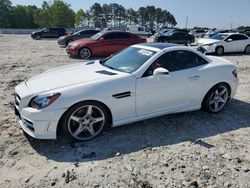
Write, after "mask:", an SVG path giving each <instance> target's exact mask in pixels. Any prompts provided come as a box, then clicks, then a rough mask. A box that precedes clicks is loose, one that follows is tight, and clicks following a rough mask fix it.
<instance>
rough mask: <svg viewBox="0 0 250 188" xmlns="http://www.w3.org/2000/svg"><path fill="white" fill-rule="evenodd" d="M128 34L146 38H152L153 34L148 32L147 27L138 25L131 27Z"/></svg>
mask: <svg viewBox="0 0 250 188" xmlns="http://www.w3.org/2000/svg"><path fill="white" fill-rule="evenodd" d="M127 31H128V32H130V33H133V34H136V35H140V36H145V37H150V36H151V33H150V32H148V31H147V29H146V27H144V26H137V25H131V26H130V27H129V28H128V29H127Z"/></svg>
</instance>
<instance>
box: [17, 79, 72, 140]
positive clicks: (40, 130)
mask: <svg viewBox="0 0 250 188" xmlns="http://www.w3.org/2000/svg"><path fill="white" fill-rule="evenodd" d="M30 94H31V93H30V91H29V89H28V88H27V86H26V85H25V83H21V84H19V85H18V86H17V87H16V88H15V94H14V107H15V115H16V119H17V122H18V123H19V125H20V126H21V128H22V129H23V131H24V132H26V133H27V134H28V135H30V136H31V137H33V138H37V139H56V137H57V125H58V122H59V120H60V118H61V116H62V115H63V113H64V112H65V111H66V110H67V109H57V110H49V108H44V109H41V110H37V109H34V108H31V107H28V103H29V101H30V99H31V97H32V96H31V95H30Z"/></svg>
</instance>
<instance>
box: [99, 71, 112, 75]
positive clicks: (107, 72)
mask: <svg viewBox="0 0 250 188" xmlns="http://www.w3.org/2000/svg"><path fill="white" fill-rule="evenodd" d="M96 73H99V74H106V75H116V73H114V72H109V71H106V70H101V71H96Z"/></svg>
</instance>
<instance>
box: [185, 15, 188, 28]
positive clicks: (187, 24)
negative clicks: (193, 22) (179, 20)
mask: <svg viewBox="0 0 250 188" xmlns="http://www.w3.org/2000/svg"><path fill="white" fill-rule="evenodd" d="M187 25H188V16H187V17H186V24H185V28H186V29H187Z"/></svg>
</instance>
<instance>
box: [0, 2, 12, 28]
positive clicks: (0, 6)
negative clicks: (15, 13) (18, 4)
mask: <svg viewBox="0 0 250 188" xmlns="http://www.w3.org/2000/svg"><path fill="white" fill-rule="evenodd" d="M10 11H11V1H9V0H0V28H8V27H10V26H11V13H10Z"/></svg>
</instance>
